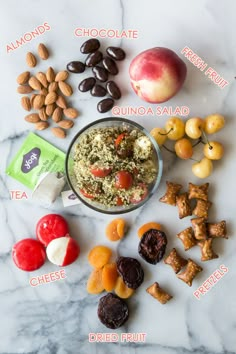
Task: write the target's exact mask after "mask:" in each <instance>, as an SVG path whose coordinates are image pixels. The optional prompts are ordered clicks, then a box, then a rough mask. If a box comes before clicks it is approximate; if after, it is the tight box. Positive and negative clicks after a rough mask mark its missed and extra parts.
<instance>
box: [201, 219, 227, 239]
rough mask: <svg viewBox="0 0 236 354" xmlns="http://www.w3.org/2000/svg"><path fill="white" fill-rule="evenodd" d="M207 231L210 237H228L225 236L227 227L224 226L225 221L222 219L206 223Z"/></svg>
mask: <svg viewBox="0 0 236 354" xmlns="http://www.w3.org/2000/svg"><path fill="white" fill-rule="evenodd" d="M206 227H207V232H208V235H209V236H210V237H222V238H228V236H227V228H226V221H225V220H222V221H220V222H218V223H215V224H213V223H207V224H206Z"/></svg>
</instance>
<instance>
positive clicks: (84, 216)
mask: <svg viewBox="0 0 236 354" xmlns="http://www.w3.org/2000/svg"><path fill="white" fill-rule="evenodd" d="M235 13H236V4H235V1H234V0H227V1H224V2H223V1H220V0H199V1H194V2H193V1H192V2H190V1H188V0H179V1H175V0H165V1H163V2H161V1H155V0H147V1H135V0H127V1H124V0H100V1H95V0H91V1H89V2H88V1H86V0H77V1H75V0H68V1H62V0H57V1H56V0H51V1H43V0H38V1H37V2H36V1H29V0H22V1H20V2H19V1H17V0H9V1H4V2H3V1H2V2H1V11H0V32H1V44H0V48H1V50H0V58H1V67H0V72H1V76H0V77H1V86H0V91H1V95H0V100H1V130H0V151H1V163H0V170H1V179H0V210H1V213H0V225H1V227H0V229H1V232H0V275H1V282H0V318H1V330H0V353H1V354H7V353H11V354H16V353H21V354H23V353H24V354H26V353H27V354H36V353H40V354H84V353H89V354H90V353H91V354H95V353H96V354H101V353H103V354H113V353H114V354H117V353H121V352H122V353H123V352H124V353H127V354H141V353H142V354H143V353H145V354H154V353H155V354H156V353H160V354H174V353H178V354H187V353H195V354H233V353H236V335H235V333H236V331H235V328H236V305H235V291H236V288H235V275H236V271H235V240H234V236H235V235H234V230H235V227H236V225H235V223H236V222H235V182H234V180H235V173H236V167H235V154H236V149H235V133H234V132H235V129H236V123H235V97H236V89H235V82H234V76H235V63H236V53H235V47H236V39H235V38H236V37H235ZM44 22H48V23H49V24H50V26H51V30H50V31H48V32H46V33H45V34H43V35H42V36H40V37H38V38H36V39H34V40H32V41H30V42H28V43H27V44H25V45H23V46H21V47H20V48H18V49H17V50H14V51H13V52H11V53H9V54H6V45H7V44H8V43H10V42H12V41H15V40H16V39H19V38H20V37H21V35H22V34H24V33H26V32H29V31H32V30H33V29H34V28H35V27H37V26H38V25H40V24H42V23H44ZM104 26H105V28H111V29H118V30H121V29H122V28H124V29H130V28H132V29H135V30H138V33H139V36H138V39H136V40H128V39H123V40H120V39H108V38H106V39H104V41H103V43H104V47H105V46H107V45H118V46H119V45H122V47H123V48H124V49H125V51H126V52H127V59H126V60H125V61H124V62H123V63H122V64H121V65H120V75H119V77H118V78H117V82H118V83H119V84H120V86H121V88H122V91H123V92H124V96H123V98H122V100H121V101H120V103H119V104H120V105H121V106H122V107H125V106H127V105H132V106H139V105H142V106H145V107H148V106H149V104H146V103H145V102H141V101H140V100H139V98H138V97H137V96H136V95H135V94H134V93H133V92H132V89H131V87H130V85H129V80H128V67H129V62H130V60H131V59H132V58H133V57H134V56H135V55H136V54H137V53H138V52H140V51H142V50H144V49H148V48H151V47H154V46H166V47H169V48H171V49H173V50H175V51H176V52H177V53H178V54H179V55H180V51H181V49H182V48H183V47H184V46H189V47H190V48H192V49H193V50H194V51H195V52H196V53H197V54H198V55H199V56H200V57H202V58H203V59H204V60H205V61H206V62H207V63H208V64H209V65H210V66H212V67H213V68H214V69H215V70H216V71H218V72H219V73H221V75H222V76H223V77H224V78H225V79H226V80H228V81H229V82H230V84H229V85H228V86H227V87H226V88H224V89H223V90H221V89H220V88H218V87H217V86H216V85H214V84H213V83H212V82H211V81H210V80H208V79H207V78H206V77H205V76H204V74H203V73H202V72H201V71H199V70H198V69H196V68H195V67H194V66H193V65H192V64H191V63H190V62H188V61H187V59H184V60H185V62H186V64H187V67H188V76H187V80H186V83H185V85H184V88H183V89H182V91H181V92H180V93H179V94H178V95H177V96H175V97H174V98H173V99H172V100H171V101H169V102H167V103H166V104H163V106H164V105H167V106H173V107H175V106H178V105H183V106H188V107H189V108H190V115H191V116H196V115H200V116H205V115H207V114H210V113H213V112H216V111H217V112H220V113H222V114H224V115H225V116H226V119H227V125H226V127H225V128H224V130H223V131H222V132H221V133H220V134H219V135H218V136H219V140H220V141H222V142H223V143H224V145H225V150H226V153H225V157H224V159H223V160H222V162H218V163H216V164H215V171H214V173H213V175H212V176H211V177H209V178H208V181H209V182H210V183H211V188H210V200H212V201H213V202H214V207H213V208H212V210H211V214H210V215H211V216H210V219H211V220H212V221H214V220H216V221H217V220H221V219H226V220H227V223H228V229H229V239H228V240H219V241H218V242H217V245H216V251H217V252H218V253H219V255H220V258H218V259H216V260H213V261H211V262H207V263H205V264H203V268H204V271H203V272H202V273H201V275H200V276H198V278H197V279H196V280H195V281H194V283H193V287H192V288H189V287H188V286H186V285H185V284H184V283H183V282H181V281H179V280H178V279H176V277H175V275H174V273H173V272H172V270H171V269H170V268H169V267H168V266H166V265H164V263H163V262H161V263H160V264H158V265H157V266H152V265H148V264H147V263H145V262H143V261H142V260H141V262H142V265H143V267H144V270H145V282H144V284H143V285H142V286H141V287H140V289H138V291H137V293H136V294H135V296H134V297H133V298H131V299H130V300H129V306H130V312H131V316H130V319H129V321H128V322H127V324H126V325H125V326H124V327H122V328H121V329H119V330H117V331H115V332H116V333H121V332H132V333H138V332H145V333H146V334H147V336H146V342H145V343H130V344H129V343H121V342H120V341H119V342H118V343H89V341H88V334H89V333H90V332H95V333H97V332H101V333H105V332H112V331H111V330H108V329H106V328H105V327H104V326H102V325H101V324H100V322H99V321H98V319H97V315H96V308H97V302H98V299H99V297H100V296H92V295H88V294H87V293H86V279H87V277H88V275H89V272H90V267H89V265H88V263H87V259H86V256H87V253H88V251H89V249H90V248H91V247H92V246H94V245H95V244H100V243H102V244H107V245H109V246H111V247H112V248H113V249H114V250H115V251H117V252H118V253H119V254H121V255H124V256H134V257H137V258H138V259H140V258H139V256H138V254H137V245H138V238H137V235H136V232H137V229H138V227H139V226H140V225H142V224H143V223H145V222H147V221H150V220H156V221H160V222H161V223H162V224H163V225H164V230H165V231H166V233H167V235H168V240H169V245H168V250H169V249H171V248H172V247H173V246H176V247H177V248H178V250H180V252H181V254H182V255H186V254H184V251H183V249H182V245H181V244H180V242H179V241H178V240H177V239H176V237H175V234H176V233H177V232H179V231H180V230H181V229H183V228H185V227H187V226H188V225H189V218H186V219H184V220H182V221H179V220H178V218H177V214H176V209H175V208H171V207H169V206H167V205H163V204H160V203H159V202H158V198H159V197H160V196H161V195H162V194H163V193H164V190H165V180H167V179H170V180H173V181H178V182H181V183H183V184H185V185H187V183H188V182H189V181H192V182H193V183H195V182H196V183H199V180H198V179H197V178H195V177H193V175H192V173H191V162H190V161H187V162H185V161H184V162H181V161H175V160H173V158H172V157H170V155H169V154H167V153H166V152H165V153H164V164H165V172H164V176H163V179H162V183H161V185H160V189H159V190H158V192H157V193H156V194H155V196H153V197H152V199H151V200H150V201H149V202H148V203H147V205H146V206H145V207H143V208H142V209H140V210H138V211H136V212H133V213H130V214H127V215H125V219H126V220H127V222H128V224H129V226H130V228H129V233H128V235H127V237H126V238H125V239H124V240H123V241H122V242H120V243H119V244H115V245H113V244H112V245H111V244H110V243H109V241H107V240H106V238H105V235H104V229H105V225H106V224H107V223H108V221H109V220H111V219H112V217H111V216H106V215H103V214H99V213H96V212H93V211H91V210H89V209H88V208H87V207H85V206H83V205H79V206H73V207H69V208H63V206H62V203H61V200H58V201H57V202H56V203H55V204H54V205H53V207H52V208H50V210H49V209H46V208H44V207H42V206H39V205H35V204H34V203H33V202H32V201H31V199H28V200H24V201H13V200H11V199H10V194H9V191H10V190H15V189H20V190H25V191H26V192H29V191H28V190H27V189H25V188H24V186H22V185H21V184H19V183H17V182H16V181H15V180H13V179H11V178H10V177H7V176H6V174H5V169H6V166H7V165H8V164H9V162H10V161H11V159H12V157H13V156H14V154H15V153H16V151H17V149H18V148H19V147H20V145H21V144H22V142H23V140H24V139H25V137H26V136H27V134H28V133H29V131H31V130H32V128H31V126H30V125H29V124H27V123H26V122H24V120H23V117H24V112H23V110H22V108H21V107H20V98H19V95H18V94H17V93H16V81H15V78H16V76H17V75H18V74H19V72H21V71H24V70H25V69H26V66H25V62H24V57H25V53H26V52H27V51H30V50H32V51H35V49H36V47H37V44H38V43H39V42H44V43H46V44H48V46H49V47H50V49H51V52H52V53H53V55H52V57H51V58H50V59H49V60H48V61H47V62H41V63H40V65H39V66H38V67H37V68H38V69H39V70H41V69H42V70H44V69H45V68H46V67H48V65H51V66H53V67H55V69H57V70H58V69H62V68H64V67H65V65H66V64H67V62H69V61H71V60H73V59H77V58H78V59H80V58H81V59H82V55H81V54H80V52H79V47H80V45H81V44H82V42H83V41H84V40H85V38H76V37H75V36H74V33H73V32H74V29H75V28H76V27H88V28H102V27H104ZM81 77H83V76H81ZM79 79H80V77H77V76H76V75H74V76H71V78H70V82H71V84H72V85H73V87H74V88H75V94H74V95H73V96H72V98H71V99H70V101H71V103H72V104H73V105H74V106H75V107H76V108H78V109H79V110H80V112H81V116H80V117H79V118H78V119H77V121H76V125H75V128H74V129H73V130H72V131H71V132H70V134H69V136H68V137H67V139H65V140H64V141H59V140H55V139H53V138H52V136H51V135H50V133H49V132H41V133H40V134H39V135H41V136H42V137H44V138H45V139H47V140H48V141H49V142H51V143H53V144H54V145H56V146H57V147H59V148H61V149H62V150H64V151H66V149H67V147H68V145H69V142H70V140H71V139H72V137H73V135H74V134H75V132H76V131H77V130H79V129H80V128H81V127H83V126H84V125H85V124H87V123H89V122H91V121H93V120H95V119H98V118H101V117H102V116H107V115H108V114H104V115H100V114H98V113H97V111H96V102H97V100H96V98H91V97H90V96H89V95H82V94H79V93H78V91H77V89H76V86H77V85H78V82H79ZM166 118H167V117H166V116H162V117H151V116H149V117H132V119H134V120H135V121H137V122H139V123H141V124H143V125H144V126H145V127H146V128H147V129H151V128H153V127H155V126H157V125H163V124H164V122H165V120H166ZM49 212H58V213H61V214H62V215H64V216H65V217H66V218H67V220H68V221H69V224H70V229H71V235H72V236H73V237H75V238H76V239H77V240H78V242H79V243H80V245H81V256H80V257H79V259H78V260H77V261H76V263H74V264H73V265H71V266H69V267H67V268H66V274H67V278H66V280H64V281H60V282H59V281H58V282H55V283H52V284H46V285H42V286H40V287H37V288H31V287H30V286H29V279H30V277H32V276H33V275H34V274H36V275H40V274H45V273H47V272H50V271H54V270H57V267H56V266H53V265H51V264H50V263H49V262H47V263H46V264H45V265H44V266H43V268H41V269H40V270H38V271H36V272H35V273H31V274H29V273H25V272H23V271H20V270H19V269H17V268H16V267H15V266H14V264H13V262H12V259H11V248H12V245H13V244H14V243H15V242H16V241H18V240H20V239H22V238H25V237H35V224H36V222H37V220H38V219H39V218H40V217H41V216H43V215H45V214H47V213H49ZM188 254H189V256H190V257H192V258H193V259H194V260H196V261H198V262H199V263H200V264H202V263H201V262H200V261H199V259H200V256H199V249H198V248H194V249H192V250H190V251H189V252H188ZM220 264H225V265H226V266H227V267H228V268H229V272H228V274H227V275H226V276H225V277H224V278H223V279H222V280H220V281H219V283H218V284H216V286H215V287H214V288H213V289H212V290H211V291H210V292H209V293H207V294H206V295H205V297H203V298H202V299H201V300H200V301H197V300H196V299H195V298H194V296H193V291H194V290H195V289H196V288H197V287H198V286H200V285H201V284H202V283H203V282H204V280H205V279H207V278H208V276H210V275H211V274H212V272H213V271H215V270H216V269H217V268H218V267H219V265H220ZM155 280H157V281H158V282H160V284H162V285H163V287H165V288H166V289H167V290H168V291H169V292H170V293H172V294H173V295H174V298H173V300H172V301H171V302H169V303H168V304H167V305H165V306H162V305H160V304H159V303H158V302H156V301H155V300H154V299H152V298H150V297H149V295H148V294H146V292H145V289H146V287H147V286H148V285H149V284H150V283H151V282H153V281H155Z"/></svg>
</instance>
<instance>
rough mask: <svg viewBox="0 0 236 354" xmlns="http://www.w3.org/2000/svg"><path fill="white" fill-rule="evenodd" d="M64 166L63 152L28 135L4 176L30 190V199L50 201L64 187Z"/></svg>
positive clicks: (35, 136)
mask: <svg viewBox="0 0 236 354" xmlns="http://www.w3.org/2000/svg"><path fill="white" fill-rule="evenodd" d="M64 164H65V153H63V152H62V151H60V150H59V149H57V148H56V147H54V146H53V145H51V144H50V143H48V142H47V141H45V140H44V139H42V138H40V137H39V136H37V135H35V134H34V133H30V134H29V135H28V136H27V138H26V139H25V141H24V142H23V145H22V146H21V148H20V149H19V151H18V152H17V154H16V156H15V157H14V158H13V160H12V162H11V163H10V165H9V166H8V167H7V170H6V173H7V174H8V175H9V176H11V177H12V178H14V179H16V180H17V181H19V182H21V183H22V184H24V185H25V186H26V187H28V188H29V189H33V190H34V193H33V194H34V198H35V197H36V196H37V197H38V198H39V199H41V200H43V199H44V200H45V198H46V202H49V201H50V200H51V202H53V201H54V200H55V199H56V197H57V196H58V195H59V193H60V192H61V190H62V189H63V187H64V185H65V176H64V171H65V168H64ZM59 176H60V177H59ZM59 190H60V191H59ZM40 191H41V192H40ZM58 191H59V192H58ZM49 196H50V197H51V199H50V198H49ZM48 198H49V199H48Z"/></svg>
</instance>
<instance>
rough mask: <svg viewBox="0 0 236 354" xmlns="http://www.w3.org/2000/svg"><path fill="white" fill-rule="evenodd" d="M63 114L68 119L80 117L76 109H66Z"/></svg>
mask: <svg viewBox="0 0 236 354" xmlns="http://www.w3.org/2000/svg"><path fill="white" fill-rule="evenodd" d="M63 113H64V114H65V116H66V117H67V118H72V119H74V118H77V117H78V115H79V113H78V111H77V110H76V109H75V108H66V109H64V110H63Z"/></svg>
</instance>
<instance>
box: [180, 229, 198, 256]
mask: <svg viewBox="0 0 236 354" xmlns="http://www.w3.org/2000/svg"><path fill="white" fill-rule="evenodd" d="M177 237H178V238H179V239H180V240H181V241H182V242H183V245H184V250H185V251H188V250H189V249H190V248H192V247H193V246H195V245H196V244H197V241H196V239H195V237H194V233H193V229H192V227H191V226H190V227H187V229H185V230H183V231H181V232H179V233H178V234H177Z"/></svg>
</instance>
